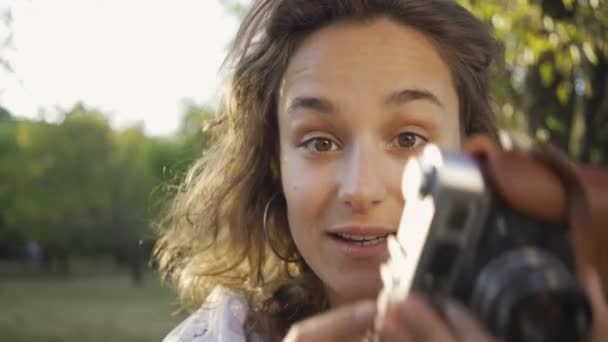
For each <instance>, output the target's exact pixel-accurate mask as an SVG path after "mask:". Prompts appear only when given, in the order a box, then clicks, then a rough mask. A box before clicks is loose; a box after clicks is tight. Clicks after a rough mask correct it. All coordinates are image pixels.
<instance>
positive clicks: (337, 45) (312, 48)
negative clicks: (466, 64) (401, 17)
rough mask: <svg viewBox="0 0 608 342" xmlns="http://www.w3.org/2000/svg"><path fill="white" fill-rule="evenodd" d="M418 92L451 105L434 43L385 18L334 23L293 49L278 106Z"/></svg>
mask: <svg viewBox="0 0 608 342" xmlns="http://www.w3.org/2000/svg"><path fill="white" fill-rule="evenodd" d="M421 87H423V88H424V89H428V90H429V91H431V92H432V93H434V94H435V95H437V97H438V98H439V99H440V100H442V102H443V101H446V102H448V103H447V104H448V105H456V104H455V103H450V102H454V100H455V99H454V98H450V97H455V96H454V95H455V90H454V87H453V82H452V79H451V76H450V71H449V68H448V66H447V64H446V63H445V62H444V61H443V59H442V58H441V56H440V54H439V52H438V50H437V48H436V47H435V44H434V42H432V41H431V40H430V39H429V38H427V37H426V36H425V35H424V34H422V33H420V32H418V31H416V30H415V29H413V28H411V27H408V26H406V25H403V24H400V23H396V22H394V21H393V20H390V19H388V18H378V19H375V20H373V21H371V22H340V23H335V24H332V25H330V26H328V27H325V28H323V29H320V30H318V31H316V32H314V33H312V34H311V35H310V36H309V37H307V38H306V39H305V40H304V41H303V42H302V43H301V45H300V46H299V47H298V49H296V51H295V53H294V55H293V56H292V58H291V60H290V63H289V65H288V67H287V70H286V72H285V75H284V77H283V82H282V84H281V89H280V93H279V95H280V96H279V102H280V103H282V102H285V101H287V100H288V99H289V98H290V97H291V96H298V95H302V93H304V94H307V95H323V94H325V93H331V94H333V95H335V96H336V97H339V96H340V94H344V95H345V96H348V97H351V98H353V97H354V96H359V97H358V99H360V100H364V99H365V98H370V99H371V98H372V97H376V98H377V97H379V96H386V94H388V93H391V92H394V91H395V90H396V89H407V88H421ZM318 93H321V94H318ZM360 96H363V98H362V97H360Z"/></svg>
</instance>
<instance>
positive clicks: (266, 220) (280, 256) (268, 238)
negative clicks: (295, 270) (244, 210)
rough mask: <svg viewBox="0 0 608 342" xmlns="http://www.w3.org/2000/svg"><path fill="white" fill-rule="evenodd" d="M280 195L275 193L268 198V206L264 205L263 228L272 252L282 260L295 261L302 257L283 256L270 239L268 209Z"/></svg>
mask: <svg viewBox="0 0 608 342" xmlns="http://www.w3.org/2000/svg"><path fill="white" fill-rule="evenodd" d="M278 196H279V193H278V192H277V193H275V194H274V195H272V197H270V199H269V200H268V202H266V206H265V207H264V216H263V217H262V228H263V229H264V237H265V238H266V241H267V242H268V246H270V249H271V250H272V253H274V255H276V256H277V258H279V259H281V260H282V261H284V262H286V263H295V262H298V261H300V260H301V259H300V258H295V259H288V258H285V257H283V256H282V255H281V254H280V253H279V252H278V251H277V250H276V249H275V248H274V246H273V245H272V242H271V241H270V237H269V235H268V228H267V227H268V211H269V210H270V204H271V203H272V201H273V200H274V199H275V198H277V197H278Z"/></svg>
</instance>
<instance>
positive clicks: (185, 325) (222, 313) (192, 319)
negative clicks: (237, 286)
mask: <svg viewBox="0 0 608 342" xmlns="http://www.w3.org/2000/svg"><path fill="white" fill-rule="evenodd" d="M248 310H249V307H248V305H247V301H246V300H245V298H244V297H243V296H242V295H239V294H236V293H234V292H231V291H228V290H226V289H223V288H219V287H218V288H215V289H214V290H213V291H212V292H211V294H210V295H209V297H207V300H206V301H205V303H204V304H203V305H202V306H201V307H200V308H199V309H198V310H196V311H195V312H194V313H192V314H191V315H190V316H189V317H188V318H186V319H185V320H184V321H183V322H181V323H180V324H179V325H178V326H177V327H175V328H174V329H173V330H172V331H171V332H170V333H169V335H167V337H165V339H164V340H163V342H246V341H247V339H246V337H245V332H244V331H243V324H244V322H245V318H246V316H247V311H248ZM253 341H260V339H259V338H257V337H256V336H254V338H253Z"/></svg>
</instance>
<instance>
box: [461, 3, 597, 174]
mask: <svg viewBox="0 0 608 342" xmlns="http://www.w3.org/2000/svg"><path fill="white" fill-rule="evenodd" d="M459 2H460V3H462V4H463V5H465V6H466V7H468V8H469V9H471V10H472V11H473V13H475V14H476V15H477V16H479V17H480V18H481V19H483V20H484V21H486V22H487V23H488V24H489V25H491V26H492V27H493V29H494V32H495V34H496V36H497V38H499V39H500V41H501V42H502V44H503V46H504V52H505V60H504V65H502V67H503V68H502V70H500V71H499V72H498V75H501V77H500V78H498V82H496V87H495V89H494V93H493V94H494V98H495V99H496V104H497V111H498V112H499V113H500V114H501V120H502V122H503V124H504V125H505V126H507V127H509V128H511V129H522V130H525V131H527V132H528V133H529V134H530V135H532V136H536V137H539V138H540V139H546V140H549V141H550V142H551V143H553V144H554V145H556V146H558V147H560V148H562V149H563V150H565V151H567V152H569V153H570V154H571V156H573V157H575V158H578V159H580V160H582V161H584V162H588V163H595V164H600V163H601V164H604V165H606V164H607V163H608V134H606V132H607V131H608V44H607V43H606V42H608V29H607V28H608V6H606V4H605V3H603V2H604V0H589V1H574V0H518V1H508V0H485V1H480V0H460V1H459Z"/></svg>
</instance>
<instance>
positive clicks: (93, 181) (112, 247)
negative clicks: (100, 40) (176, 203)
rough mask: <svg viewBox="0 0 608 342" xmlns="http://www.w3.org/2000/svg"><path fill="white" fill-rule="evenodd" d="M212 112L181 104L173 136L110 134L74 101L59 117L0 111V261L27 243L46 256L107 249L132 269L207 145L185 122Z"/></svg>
mask: <svg viewBox="0 0 608 342" xmlns="http://www.w3.org/2000/svg"><path fill="white" fill-rule="evenodd" d="M210 116H211V114H210V111H209V110H206V109H204V108H199V107H196V106H194V105H189V106H188V108H187V110H186V114H185V115H184V122H183V123H182V129H181V131H180V133H179V134H178V135H177V136H176V137H173V138H156V137H154V138H153V137H148V136H146V135H145V134H144V132H143V130H142V128H141V127H130V128H127V129H125V130H122V131H115V130H113V129H112V128H111V127H110V125H109V122H108V119H107V116H106V115H104V114H103V113H101V112H100V111H98V110H95V109H90V108H86V107H85V106H84V105H82V104H78V105H76V106H74V107H73V108H72V109H70V110H68V111H66V112H65V113H64V114H63V118H62V120H61V121H60V122H59V123H48V122H43V121H33V120H26V119H18V120H17V119H14V118H13V117H12V116H10V115H8V114H7V115H3V116H2V117H0V151H2V153H0V179H3V180H8V181H7V182H6V181H5V182H1V183H0V206H1V207H2V211H0V257H2V256H4V257H6V256H15V255H16V254H18V253H19V251H18V250H17V249H16V248H15V246H22V244H23V242H24V241H25V240H35V241H38V242H40V243H41V244H42V246H43V247H44V248H45V250H46V251H47V253H49V256H50V257H51V258H55V259H63V260H65V259H66V258H67V257H69V256H73V255H85V256H101V255H112V256H114V257H115V259H116V260H117V261H119V262H120V263H122V264H124V265H127V266H129V267H130V268H133V269H140V268H141V265H143V264H144V263H145V251H144V250H143V249H142V247H141V246H140V241H142V240H144V241H148V240H150V239H152V238H153V232H152V230H151V229H150V225H151V222H152V221H153V220H154V219H155V218H156V215H158V213H159V212H160V211H161V209H162V207H163V206H164V205H165V203H166V200H167V198H168V196H167V195H168V194H169V193H170V192H171V191H172V189H174V188H175V185H176V184H177V183H178V181H179V180H180V179H181V177H182V175H183V173H184V172H185V171H186V170H187V168H188V166H189V165H190V164H191V163H192V162H193V161H194V160H196V158H198V156H199V155H200V154H201V153H202V150H203V148H204V147H205V146H206V143H207V142H206V141H207V140H206V139H205V138H204V135H203V134H202V133H201V131H200V130H196V129H194V128H193V127H194V126H196V125H197V121H200V120H203V118H208V117H210ZM198 125H199V126H201V125H200V124H198Z"/></svg>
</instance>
